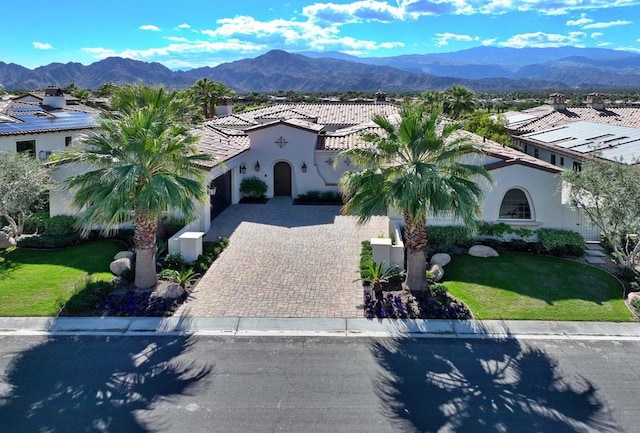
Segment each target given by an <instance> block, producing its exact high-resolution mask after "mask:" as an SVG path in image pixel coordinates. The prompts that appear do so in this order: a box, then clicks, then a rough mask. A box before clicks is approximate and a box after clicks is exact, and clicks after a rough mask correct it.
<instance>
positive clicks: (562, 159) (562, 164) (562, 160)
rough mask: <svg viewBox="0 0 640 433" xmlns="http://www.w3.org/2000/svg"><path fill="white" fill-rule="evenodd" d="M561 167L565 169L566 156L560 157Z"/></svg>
mask: <svg viewBox="0 0 640 433" xmlns="http://www.w3.org/2000/svg"><path fill="white" fill-rule="evenodd" d="M560 165H561V166H563V167H564V156H561V157H560Z"/></svg>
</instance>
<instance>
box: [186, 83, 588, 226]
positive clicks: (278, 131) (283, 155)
mask: <svg viewBox="0 0 640 433" xmlns="http://www.w3.org/2000/svg"><path fill="white" fill-rule="evenodd" d="M218 110H219V111H218V113H219V114H220V116H219V117H217V118H214V119H212V120H209V121H207V122H205V123H204V124H203V125H202V126H201V127H200V128H198V129H197V130H196V131H194V133H195V134H196V135H198V136H199V138H200V144H199V146H200V150H201V151H202V152H205V153H208V154H210V155H211V156H212V157H213V161H212V162H211V163H210V164H209V165H208V166H206V167H204V168H206V169H207V170H208V171H209V176H208V181H209V184H210V191H211V193H212V195H211V197H210V204H209V205H208V206H206V207H205V208H203V209H202V217H201V218H200V219H199V220H198V221H195V222H194V223H192V224H191V225H190V229H191V230H195V231H208V230H209V228H210V224H211V219H212V218H213V217H215V216H216V215H218V214H219V213H220V212H222V211H223V210H224V209H225V208H226V207H227V206H229V205H231V204H233V203H238V201H239V200H240V199H241V194H240V183H241V182H242V180H243V179H245V178H248V177H253V176H256V177H258V178H259V179H261V180H263V181H264V182H265V183H266V184H267V186H268V191H267V196H268V197H275V196H287V197H289V196H290V197H296V196H297V195H299V194H303V193H306V192H309V191H338V180H339V178H340V176H341V175H342V174H343V173H344V172H345V171H347V170H350V169H354V168H355V167H353V165H352V164H351V162H350V161H339V162H338V163H337V164H336V157H337V154H338V153H339V152H340V151H341V150H344V149H348V148H351V147H354V146H364V145H365V143H364V142H363V141H362V140H361V135H362V133H363V132H364V131H372V130H376V128H377V126H376V125H375V124H374V123H373V122H372V121H371V119H372V116H373V115H374V114H380V115H383V116H386V117H388V118H394V117H397V116H398V115H399V113H400V108H399V107H398V106H397V105H394V104H390V103H387V102H385V99H384V96H383V95H382V96H381V95H378V98H377V100H376V101H375V102H371V103H319V104H286V103H285V104H275V105H270V106H268V107H264V108H259V109H255V110H250V111H247V112H243V113H233V112H232V110H231V105H230V101H229V100H226V101H223V102H222V105H220V106H219V107H218ZM463 134H466V135H467V137H468V138H469V139H471V140H473V141H475V142H476V144H477V145H478V146H479V147H481V148H482V150H483V152H482V154H481V155H474V156H469V160H470V161H471V162H474V163H476V164H481V165H483V166H485V168H486V169H487V170H489V172H490V173H491V174H492V177H493V180H494V181H493V183H492V184H489V183H488V182H484V181H482V185H483V189H484V192H485V198H484V201H483V203H482V216H481V218H482V219H483V220H484V221H487V222H493V223H496V222H505V223H508V224H510V225H512V226H518V227H528V228H531V229H537V228H540V227H552V228H562V229H568V230H574V231H578V232H581V233H582V234H583V235H584V236H585V237H586V238H597V237H598V234H597V232H595V231H594V230H593V228H591V227H588V224H586V222H585V221H584V220H583V218H582V216H581V215H580V214H578V213H576V212H575V211H573V210H572V209H571V208H570V207H569V206H568V205H567V204H565V203H564V202H563V199H562V191H561V187H562V182H561V176H560V174H561V172H562V168H561V167H559V166H557V165H554V164H551V163H549V162H545V161H542V160H540V159H538V158H534V157H532V156H530V155H527V154H525V153H523V152H520V151H518V150H515V149H512V148H508V147H504V146H502V145H500V144H497V143H493V142H490V141H488V140H483V139H482V138H481V137H479V136H477V135H474V134H471V133H466V132H465V133H463ZM390 213H391V215H390V216H392V217H393V216H394V215H393V212H392V211H391V212H390ZM429 221H430V223H431V224H460V222H459V221H453V220H451V219H448V218H446V217H444V218H443V217H440V218H438V219H430V220H429Z"/></svg>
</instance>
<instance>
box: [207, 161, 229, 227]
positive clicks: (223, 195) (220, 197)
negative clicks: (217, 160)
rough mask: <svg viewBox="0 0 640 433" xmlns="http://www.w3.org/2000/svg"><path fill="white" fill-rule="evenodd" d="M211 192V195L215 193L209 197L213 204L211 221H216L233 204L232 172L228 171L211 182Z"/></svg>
mask: <svg viewBox="0 0 640 433" xmlns="http://www.w3.org/2000/svg"><path fill="white" fill-rule="evenodd" d="M209 191H210V192H211V193H213V192H214V191H215V194H211V196H210V197H209V199H210V203H211V219H214V218H215V217H217V216H218V215H220V213H222V211H223V210H225V209H226V208H228V207H229V205H230V204H231V171H227V172H226V173H225V174H223V175H222V176H219V177H217V178H215V179H214V180H213V181H211V183H210V184H209Z"/></svg>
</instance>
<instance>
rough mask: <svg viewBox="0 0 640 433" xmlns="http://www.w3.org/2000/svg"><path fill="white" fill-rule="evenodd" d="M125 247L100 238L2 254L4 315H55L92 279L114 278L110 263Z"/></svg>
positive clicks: (0, 312)
mask: <svg viewBox="0 0 640 433" xmlns="http://www.w3.org/2000/svg"><path fill="white" fill-rule="evenodd" d="M123 249H125V247H124V245H123V244H122V243H121V242H118V241H111V240H100V241H94V242H88V243H85V244H81V245H77V246H74V247H69V248H64V249H59V250H33V249H24V248H18V249H15V250H14V251H11V252H9V253H8V254H4V255H2V257H4V261H2V262H0V316H55V315H56V314H57V313H58V311H59V310H60V307H61V306H62V305H64V303H65V302H66V301H67V300H68V299H69V298H70V297H71V296H72V295H73V294H74V292H75V291H77V290H79V289H82V288H83V287H84V286H85V285H86V283H87V280H88V279H89V278H90V279H92V280H93V281H108V280H110V279H111V278H113V275H112V274H111V272H109V263H110V262H111V260H113V256H114V255H115V254H116V253H117V252H118V251H122V250H123ZM2 257H0V258H2Z"/></svg>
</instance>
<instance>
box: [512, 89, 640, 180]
mask: <svg viewBox="0 0 640 433" xmlns="http://www.w3.org/2000/svg"><path fill="white" fill-rule="evenodd" d="M548 102H549V103H548V105H546V106H543V107H537V108H534V109H531V110H525V111H523V112H519V113H511V114H509V115H506V116H505V118H506V120H507V128H508V129H509V131H510V133H511V137H512V142H513V144H514V146H516V147H517V148H518V149H520V150H521V151H523V152H524V153H526V154H528V155H532V156H534V157H535V158H539V159H542V160H544V161H547V162H549V163H551V164H553V165H556V166H558V167H561V168H573V169H576V170H579V169H581V167H582V163H583V162H584V160H585V159H586V157H587V156H588V155H589V154H594V153H598V154H599V155H600V156H601V157H603V158H606V159H616V160H620V159H621V160H623V161H625V162H627V163H631V162H633V161H634V160H635V159H637V158H639V157H640V108H632V107H624V108H607V107H606V106H605V99H604V96H603V95H602V94H599V93H591V94H589V95H587V101H586V103H587V104H586V105H587V106H586V107H578V108H567V106H566V102H565V97H564V95H563V94H561V93H554V94H551V95H550V96H549V101H548Z"/></svg>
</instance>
